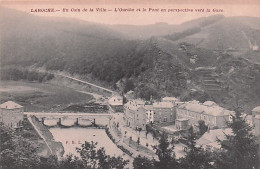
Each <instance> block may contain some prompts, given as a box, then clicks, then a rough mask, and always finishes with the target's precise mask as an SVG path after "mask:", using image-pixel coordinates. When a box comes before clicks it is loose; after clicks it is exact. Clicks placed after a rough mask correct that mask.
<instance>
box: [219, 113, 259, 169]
mask: <svg viewBox="0 0 260 169" xmlns="http://www.w3.org/2000/svg"><path fill="white" fill-rule="evenodd" d="M227 125H228V127H230V128H231V129H232V132H233V134H231V135H226V140H224V141H221V140H219V142H220V144H221V147H222V148H223V149H224V151H223V152H220V154H219V158H217V160H216V162H215V165H216V168H221V169H230V168H232V169H257V168H259V167H260V166H259V164H260V161H259V152H258V150H259V145H257V144H256V141H255V136H254V135H253V134H252V127H250V126H249V124H247V123H246V121H245V119H244V118H243V117H242V116H241V113H240V111H236V114H235V115H232V122H228V123H227Z"/></svg>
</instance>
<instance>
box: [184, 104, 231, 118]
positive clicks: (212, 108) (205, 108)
mask: <svg viewBox="0 0 260 169" xmlns="http://www.w3.org/2000/svg"><path fill="white" fill-rule="evenodd" d="M179 108H181V109H186V110H190V111H194V112H197V113H204V114H208V115H212V116H223V115H230V114H233V113H234V112H233V111H230V110H227V109H224V108H223V107H220V106H219V105H217V104H216V103H214V102H212V101H207V102H205V103H203V104H202V103H200V102H199V101H196V100H193V101H190V102H186V103H184V104H183V105H180V106H179Z"/></svg>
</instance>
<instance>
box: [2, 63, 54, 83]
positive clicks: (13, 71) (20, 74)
mask: <svg viewBox="0 0 260 169" xmlns="http://www.w3.org/2000/svg"><path fill="white" fill-rule="evenodd" d="M0 77H1V80H14V81H17V80H26V81H34V82H40V83H41V82H44V81H48V80H51V79H53V78H54V75H53V74H50V73H43V72H36V71H28V70H26V69H20V68H16V67H9V68H2V69H1V76H0Z"/></svg>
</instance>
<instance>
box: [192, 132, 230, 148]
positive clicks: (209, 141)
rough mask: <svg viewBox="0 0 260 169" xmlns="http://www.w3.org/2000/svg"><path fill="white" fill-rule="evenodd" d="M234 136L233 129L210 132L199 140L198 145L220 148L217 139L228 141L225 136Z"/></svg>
mask: <svg viewBox="0 0 260 169" xmlns="http://www.w3.org/2000/svg"><path fill="white" fill-rule="evenodd" d="M232 134H233V133H232V129H231V128H226V129H216V130H210V131H209V132H206V133H204V134H203V135H202V137H201V138H199V139H198V140H197V142H196V144H197V145H199V146H206V145H209V146H213V147H215V148H220V144H219V143H218V142H217V139H219V140H222V141H223V140H225V139H226V136H225V135H232Z"/></svg>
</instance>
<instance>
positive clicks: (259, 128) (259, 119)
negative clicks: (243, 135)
mask: <svg viewBox="0 0 260 169" xmlns="http://www.w3.org/2000/svg"><path fill="white" fill-rule="evenodd" d="M252 119H253V127H254V134H255V136H257V137H260V106H258V107H255V108H254V109H253V110H252Z"/></svg>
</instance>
